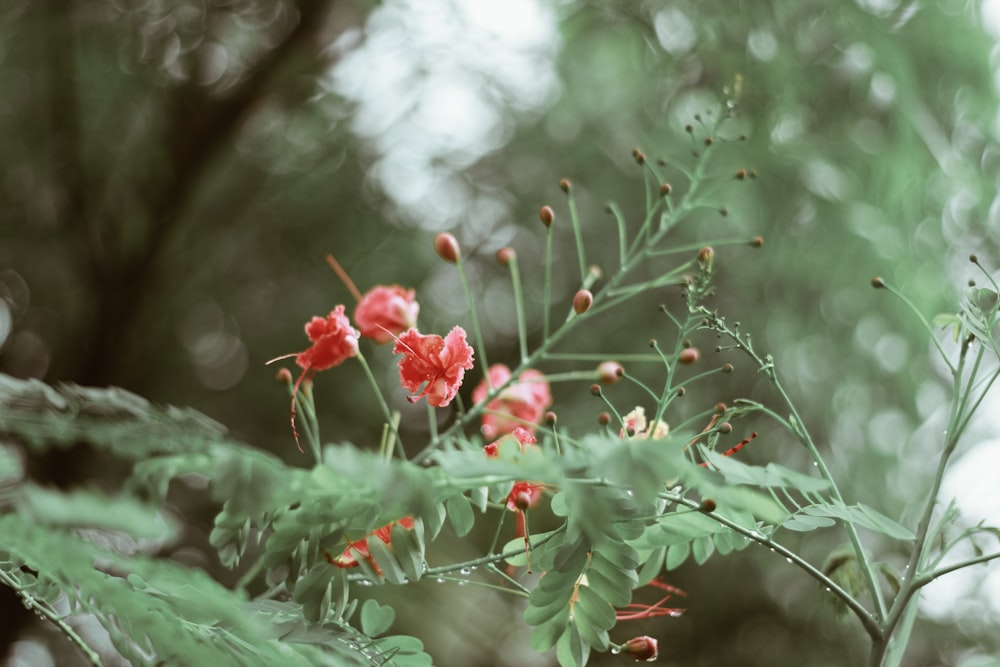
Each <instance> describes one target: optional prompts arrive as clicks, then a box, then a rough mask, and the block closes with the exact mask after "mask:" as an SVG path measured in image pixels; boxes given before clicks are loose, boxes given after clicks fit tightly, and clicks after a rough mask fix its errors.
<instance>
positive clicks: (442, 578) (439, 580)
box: [434, 577, 444, 584]
mask: <svg viewBox="0 0 1000 667" xmlns="http://www.w3.org/2000/svg"><path fill="white" fill-rule="evenodd" d="M434 581H436V582H438V583H439V584H443V583H444V577H438V578H437V579H435V580H434Z"/></svg>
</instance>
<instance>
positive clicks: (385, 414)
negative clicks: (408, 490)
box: [358, 350, 406, 461]
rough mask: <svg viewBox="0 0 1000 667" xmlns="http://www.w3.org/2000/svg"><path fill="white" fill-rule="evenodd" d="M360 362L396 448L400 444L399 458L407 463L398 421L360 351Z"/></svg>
mask: <svg viewBox="0 0 1000 667" xmlns="http://www.w3.org/2000/svg"><path fill="white" fill-rule="evenodd" d="M358 361H359V362H361V368H362V369H364V371H365V377H366V378H368V384H370V385H371V387H372V390H374V392H375V398H376V399H377V400H378V405H379V407H380V408H381V409H382V416H383V417H384V418H385V423H386V424H388V425H389V428H391V429H392V434H393V436H394V438H393V446H395V443H397V442H398V443H399V456H400V457H401V458H402V459H403V460H404V461H405V460H406V450H404V449H403V441H402V439H400V437H399V431H398V430H397V428H396V420H395V419H393V417H392V412H390V411H389V405H388V404H387V403H386V402H385V398H384V397H383V396H382V392H381V391H380V390H379V386H378V381H376V380H375V375H374V374H373V373H372V369H371V367H370V366H369V365H368V361H367V360H366V359H365V355H363V354H361V351H360V350H359V351H358Z"/></svg>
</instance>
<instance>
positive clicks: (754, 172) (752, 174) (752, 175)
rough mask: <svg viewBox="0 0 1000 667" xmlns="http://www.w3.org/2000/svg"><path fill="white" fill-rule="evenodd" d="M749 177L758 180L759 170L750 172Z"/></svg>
mask: <svg viewBox="0 0 1000 667" xmlns="http://www.w3.org/2000/svg"><path fill="white" fill-rule="evenodd" d="M747 175H748V176H749V177H750V178H757V170H756V169H751V170H750V172H749V173H748V174H747Z"/></svg>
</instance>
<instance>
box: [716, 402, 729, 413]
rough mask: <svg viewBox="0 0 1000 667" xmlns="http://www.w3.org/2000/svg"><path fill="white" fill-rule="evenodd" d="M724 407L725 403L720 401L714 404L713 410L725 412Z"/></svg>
mask: <svg viewBox="0 0 1000 667" xmlns="http://www.w3.org/2000/svg"><path fill="white" fill-rule="evenodd" d="M726 408H727V406H726V404H725V403H723V402H721V401H720V402H718V403H716V404H715V411H716V412H717V413H718V414H720V415H724V414H726Z"/></svg>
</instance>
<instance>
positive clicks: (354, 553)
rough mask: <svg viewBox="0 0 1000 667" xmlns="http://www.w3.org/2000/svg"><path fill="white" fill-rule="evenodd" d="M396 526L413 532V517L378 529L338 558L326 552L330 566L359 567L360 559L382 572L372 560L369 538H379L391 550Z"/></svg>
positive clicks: (345, 550)
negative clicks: (393, 529) (393, 531)
mask: <svg viewBox="0 0 1000 667" xmlns="http://www.w3.org/2000/svg"><path fill="white" fill-rule="evenodd" d="M396 524H399V525H400V526H402V527H403V528H405V529H406V530H412V529H413V517H410V516H404V517H403V518H402V519H398V520H396V521H392V522H391V523H387V524H386V525H384V526H382V527H381V528H376V529H375V530H373V531H372V532H370V533H368V534H367V535H365V536H364V537H363V538H361V539H360V540H357V541H355V542H351V543H350V544H349V545H347V548H346V549H344V551H343V553H341V554H340V555H339V556H337V557H336V558H334V557H333V556H331V555H330V554H328V553H326V552H324V554H325V555H326V560H327V562H328V563H330V565H336V566H337V567H344V568H347V567H357V566H358V563H359V561H358V559H359V558H360V559H361V560H364V561H367V562H368V564H369V565H371V566H372V569H374V570H375V571H376V572H381V570H380V568H379V566H378V564H377V563H376V562H375V559H374V558H372V555H371V552H370V551H368V538H369V537H372V536H374V537H377V538H378V539H380V540H382V542H383V543H384V544H386V545H387V546H389V547H390V548H391V547H392V527H393V526H395V525H396Z"/></svg>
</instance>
